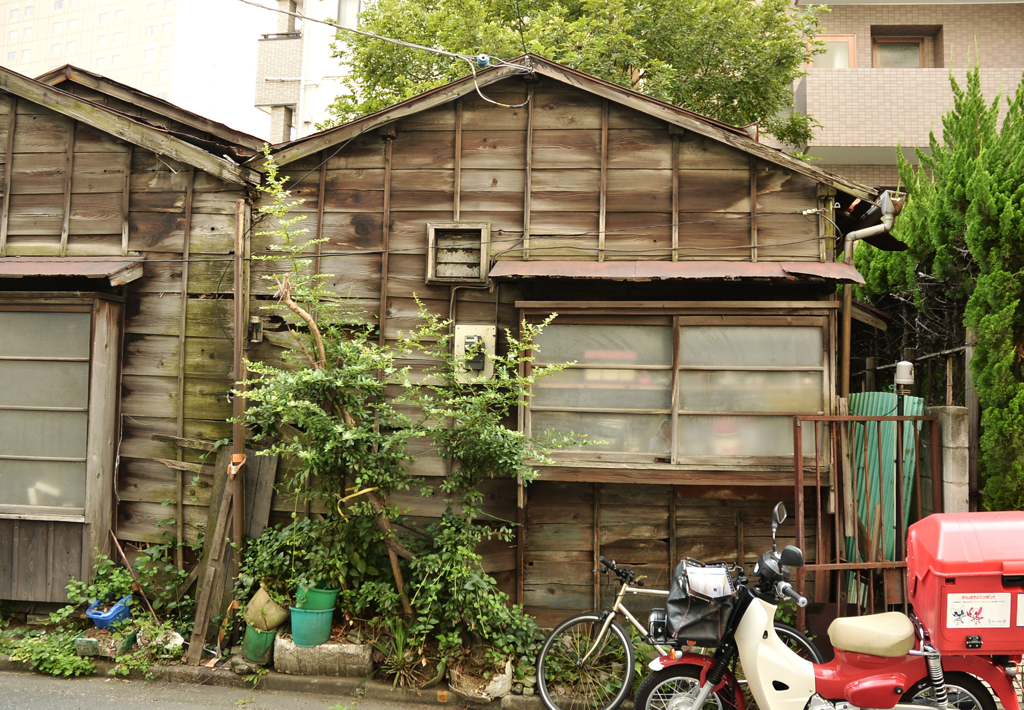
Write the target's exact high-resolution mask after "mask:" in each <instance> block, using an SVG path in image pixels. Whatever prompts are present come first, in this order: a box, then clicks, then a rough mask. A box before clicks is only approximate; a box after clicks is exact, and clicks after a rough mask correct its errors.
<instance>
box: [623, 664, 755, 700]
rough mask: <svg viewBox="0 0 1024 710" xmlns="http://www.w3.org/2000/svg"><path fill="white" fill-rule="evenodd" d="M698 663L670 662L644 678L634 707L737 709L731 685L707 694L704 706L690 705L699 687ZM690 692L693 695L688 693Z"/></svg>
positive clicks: (638, 688)
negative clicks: (679, 663)
mask: <svg viewBox="0 0 1024 710" xmlns="http://www.w3.org/2000/svg"><path fill="white" fill-rule="evenodd" d="M700 671H701V669H700V668H699V667H698V666H691V665H682V666H670V667H669V668H666V669H665V670H661V671H657V672H655V673H651V674H650V675H649V676H647V677H646V678H644V679H643V681H642V682H641V683H640V685H639V687H637V690H636V698H635V700H634V701H633V707H634V709H635V710H735V708H736V706H737V702H736V697H735V695H734V694H733V693H730V691H729V687H728V685H724V686H722V687H721V688H719V689H718V690H716V691H714V692H712V693H711V694H710V695H708V699H707V700H705V701H704V706H703V707H701V708H693V707H691V706H692V704H693V700H695V699H696V695H697V693H698V691H699V689H700ZM688 694H690V695H692V697H691V698H689V699H687V698H686V696H687V695H688Z"/></svg>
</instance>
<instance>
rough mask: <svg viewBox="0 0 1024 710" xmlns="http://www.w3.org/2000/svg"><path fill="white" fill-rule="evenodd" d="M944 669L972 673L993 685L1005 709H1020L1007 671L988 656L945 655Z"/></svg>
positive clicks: (943, 658)
mask: <svg viewBox="0 0 1024 710" xmlns="http://www.w3.org/2000/svg"><path fill="white" fill-rule="evenodd" d="M942 670H944V671H960V672H961V673H970V674H971V675H973V676H977V677H979V678H981V679H982V680H983V681H985V682H986V683H988V684H989V685H990V686H992V690H994V691H995V693H996V696H997V697H998V698H999V702H1001V703H1002V704H1003V707H1004V708H1005V710H1020V703H1019V702H1017V693H1016V691H1015V690H1014V687H1013V683H1012V682H1011V681H1010V679H1009V678H1007V677H1006V671H1004V670H1003V668H1002V666H998V665H996V664H995V663H993V662H992V661H991V660H989V659H988V657H986V656H943V657H942Z"/></svg>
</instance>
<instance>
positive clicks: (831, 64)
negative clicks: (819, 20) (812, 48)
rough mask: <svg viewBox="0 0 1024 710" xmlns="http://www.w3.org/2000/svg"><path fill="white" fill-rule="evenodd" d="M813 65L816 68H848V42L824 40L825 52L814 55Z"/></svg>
mask: <svg viewBox="0 0 1024 710" xmlns="http://www.w3.org/2000/svg"><path fill="white" fill-rule="evenodd" d="M814 67H815V68H816V69H849V68H850V43H849V42H829V41H826V42H825V52H824V53H823V54H818V55H815V57H814Z"/></svg>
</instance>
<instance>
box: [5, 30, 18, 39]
mask: <svg viewBox="0 0 1024 710" xmlns="http://www.w3.org/2000/svg"><path fill="white" fill-rule="evenodd" d="M7 39H8V40H12V39H18V30H11V31H10V32H8V33H7Z"/></svg>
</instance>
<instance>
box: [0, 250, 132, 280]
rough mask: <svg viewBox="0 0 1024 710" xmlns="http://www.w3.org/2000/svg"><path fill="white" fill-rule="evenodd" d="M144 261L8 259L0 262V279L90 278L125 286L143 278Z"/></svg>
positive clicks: (112, 259)
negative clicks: (37, 277) (43, 277)
mask: <svg viewBox="0 0 1024 710" xmlns="http://www.w3.org/2000/svg"><path fill="white" fill-rule="evenodd" d="M145 260H146V259H145V257H142V256H126V257H60V256H9V257H5V258H3V259H0V278H6V279H19V278H22V277H25V276H84V277H85V278H89V279H104V278H106V279H110V285H111V286H123V285H124V284H126V283H129V282H131V281H134V280H135V279H137V278H139V277H141V276H142V263H143V262H144V261H145Z"/></svg>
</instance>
